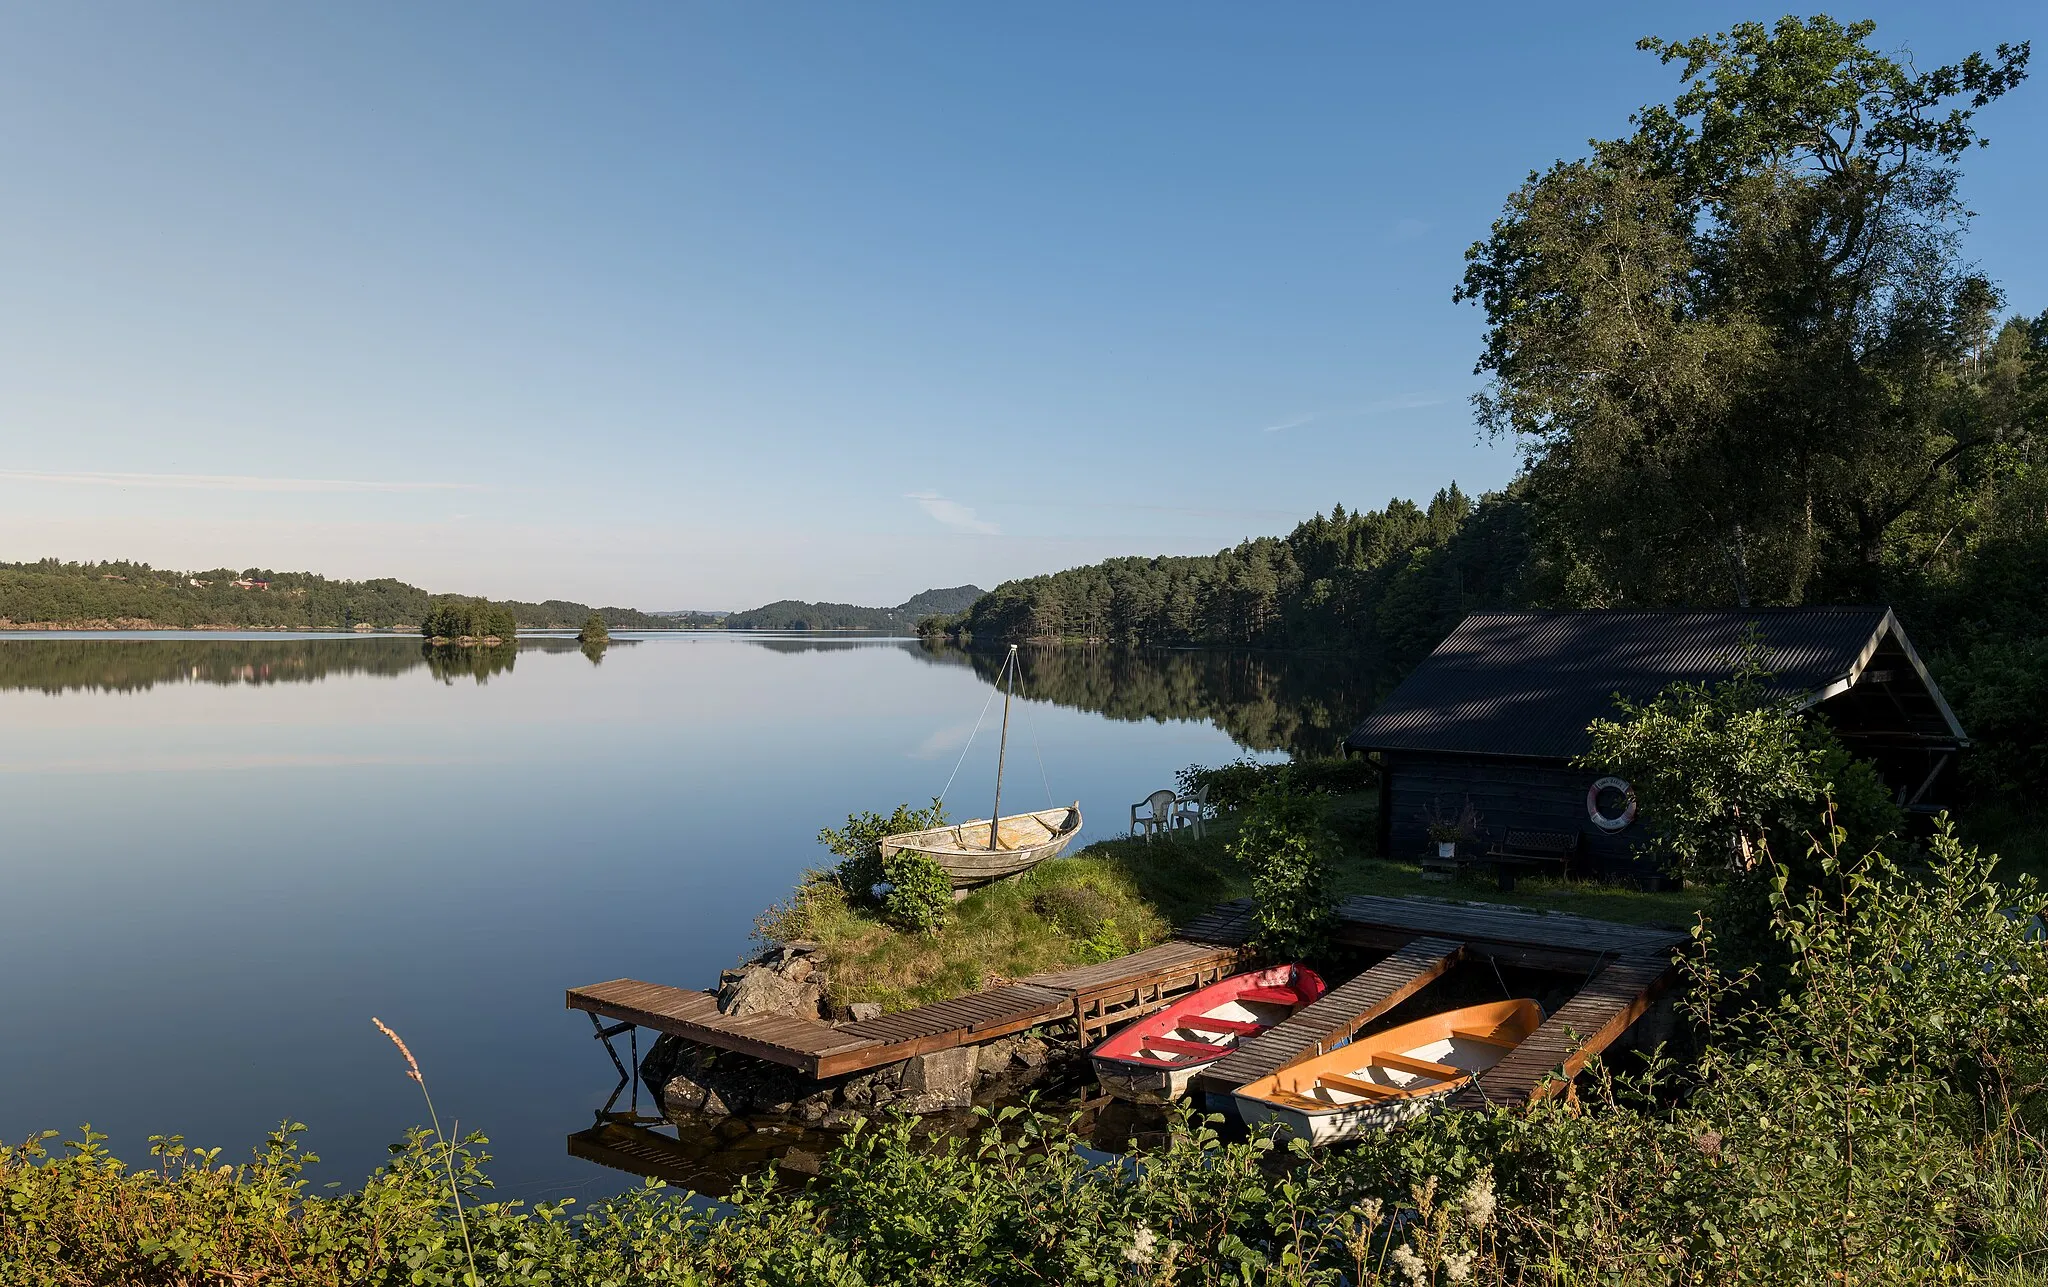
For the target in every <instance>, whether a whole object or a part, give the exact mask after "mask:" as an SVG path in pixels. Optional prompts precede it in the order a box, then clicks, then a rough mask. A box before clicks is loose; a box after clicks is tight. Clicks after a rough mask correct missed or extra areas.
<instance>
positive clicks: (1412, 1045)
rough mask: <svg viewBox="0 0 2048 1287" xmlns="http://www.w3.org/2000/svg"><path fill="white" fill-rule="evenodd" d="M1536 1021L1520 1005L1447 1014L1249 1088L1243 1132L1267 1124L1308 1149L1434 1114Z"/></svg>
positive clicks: (1244, 1095) (1241, 1094)
mask: <svg viewBox="0 0 2048 1287" xmlns="http://www.w3.org/2000/svg"><path fill="white" fill-rule="evenodd" d="M1542 1022H1543V1007H1542V1006H1540V1005H1538V1004H1537V1003H1536V1002H1534V1001H1531V1000H1528V999H1526V998H1524V999H1522V1000H1518V1001H1495V1002H1493V1003H1491V1004H1489V1005H1475V1006H1466V1007H1465V1008H1464V1009H1462V1010H1446V1011H1445V1012H1444V1013H1442V1014H1433V1015H1431V1016H1429V1017H1428V1018H1427V1019H1417V1020H1416V1021H1415V1022H1414V1023H1404V1024H1402V1025H1401V1026H1400V1027H1398V1028H1389V1029H1387V1030H1386V1031H1385V1032H1376V1033H1374V1034H1372V1035H1371V1036H1368V1037H1359V1038H1357V1039H1356V1040H1354V1041H1352V1042H1351V1044H1349V1045H1346V1046H1339V1047H1338V1048H1337V1049H1335V1050H1332V1051H1331V1052H1330V1053H1329V1054H1326V1055H1318V1056H1316V1057H1315V1058H1314V1059H1309V1060H1305V1061H1303V1062H1301V1063H1298V1064H1295V1065H1294V1066H1292V1067H1290V1068H1282V1069H1281V1070H1280V1071H1279V1072H1277V1073H1274V1074H1273V1075H1272V1076H1270V1077H1261V1078H1259V1079H1258V1080H1257V1081H1254V1082H1248V1083H1246V1084H1245V1085H1243V1086H1241V1087H1239V1088H1238V1090H1237V1107H1238V1112H1239V1114H1240V1115H1241V1116H1242V1117H1243V1119H1244V1123H1245V1125H1247V1126H1255V1125H1257V1124H1258V1123H1260V1122H1273V1123H1276V1124H1277V1125H1279V1126H1280V1127H1281V1128H1282V1129H1283V1130H1284V1131H1286V1132H1287V1133H1290V1134H1293V1135H1295V1136H1298V1137H1300V1138H1301V1139H1305V1140H1307V1141H1309V1142H1310V1143H1311V1144H1328V1143H1331V1142H1333V1141H1336V1140H1343V1139H1351V1138H1353V1137H1355V1136H1358V1135H1362V1134H1364V1133H1365V1132H1367V1131H1375V1130H1385V1129H1386V1128H1388V1127H1390V1126H1392V1125H1394V1124H1395V1123H1397V1122H1401V1121H1405V1120H1407V1119H1408V1118H1410V1117H1416V1116H1420V1115H1421V1114H1423V1113H1426V1112H1429V1111H1430V1110H1431V1109H1433V1108H1436V1107H1439V1106H1440V1105H1441V1104H1442V1103H1443V1101H1444V1099H1445V1098H1446V1097H1447V1096H1449V1094H1450V1093H1451V1092H1452V1091H1454V1090H1456V1089H1458V1088H1459V1087H1461V1086H1464V1085H1466V1084H1467V1083H1468V1082H1470V1081H1471V1080H1472V1078H1474V1077H1476V1076H1478V1075H1479V1074H1480V1073H1483V1072H1486V1071H1487V1070H1489V1069H1491V1068H1492V1067H1493V1066H1494V1065H1495V1064H1498V1063H1499V1062H1500V1061H1501V1060H1502V1059H1504V1058H1506V1057H1507V1054H1508V1052H1509V1051H1511V1050H1513V1049H1514V1048H1515V1047H1516V1046H1519V1045H1521V1044H1522V1043H1523V1042H1524V1041H1526V1040H1528V1038H1529V1034H1530V1033H1532V1032H1534V1031H1536V1028H1537V1025H1539V1024H1541V1023H1542Z"/></svg>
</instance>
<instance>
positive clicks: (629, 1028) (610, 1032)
mask: <svg viewBox="0 0 2048 1287" xmlns="http://www.w3.org/2000/svg"><path fill="white" fill-rule="evenodd" d="M590 1026H591V1027H592V1028H595V1029H596V1030H597V1031H596V1032H595V1033H593V1034H592V1035H593V1036H595V1037H596V1038H597V1040H599V1041H602V1042H603V1043H604V1052H605V1053H606V1054H608V1055H610V1056H611V1057H612V1067H614V1068H616V1069H618V1070H619V1084H618V1085H616V1086H614V1087H612V1097H611V1098H610V1099H607V1100H606V1101H604V1107H603V1108H600V1109H599V1110H597V1115H598V1116H599V1117H603V1116H604V1115H605V1114H607V1113H609V1112H611V1111H612V1106H613V1105H614V1104H616V1103H618V1102H619V1092H620V1091H622V1090H624V1089H626V1085H627V1083H628V1082H631V1083H632V1086H633V1113H634V1115H635V1116H638V1115H639V1112H640V1029H639V1028H637V1027H635V1026H634V1025H632V1024H630V1023H623V1022H622V1023H615V1024H613V1025H612V1026H611V1027H609V1028H607V1027H605V1026H604V1024H603V1023H602V1022H601V1021H600V1020H599V1019H598V1017H597V1016H596V1015H594V1014H593V1015H591V1016H590ZM622 1032H630V1033H632V1034H633V1047H632V1049H633V1065H632V1071H631V1072H628V1071H627V1069H626V1064H625V1063H624V1062H623V1061H622V1060H620V1058H619V1052H618V1051H617V1050H616V1049H614V1048H613V1046H612V1038H613V1037H616V1036H618V1035H619V1034H620V1033H622Z"/></svg>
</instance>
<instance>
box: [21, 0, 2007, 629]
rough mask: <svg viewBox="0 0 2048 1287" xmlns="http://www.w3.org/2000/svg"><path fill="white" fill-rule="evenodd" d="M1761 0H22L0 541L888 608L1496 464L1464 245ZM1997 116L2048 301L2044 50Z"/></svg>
mask: <svg viewBox="0 0 2048 1287" xmlns="http://www.w3.org/2000/svg"><path fill="white" fill-rule="evenodd" d="M1866 14H1867V15H1868V16H1871V17H1874V18H1876V19H1877V20H1878V22H1879V24H1880V29H1879V40H1880V43H1881V44H1884V45H1885V46H1887V47H1894V48H1895V47H1898V46H1902V45H1903V46H1907V47H1910V48H1911V50H1912V51H1913V52H1914V54H1915V55H1916V57H1917V58H1918V60H1919V61H1920V62H1921V64H1922V65H1923V66H1927V65H1933V64H1935V63H1937V62H1943V61H1950V60H1952V59H1954V58H1956V57H1959V56H1960V55H1962V54H1963V53H1965V52H1968V51H1969V50H1971V49H1976V48H1984V49H1987V50H1988V49H1989V48H1990V47H1991V46H1992V45H1994V44H1996V43H1997V42H1998V41H2000V40H2016V39H2026V38H2030V37H2035V36H2042V35H2048V30H2043V28H2044V26H2048V24H2044V23H2043V22H2042V21H2041V11H2040V10H2039V9H2036V8H2034V7H2032V6H2021V5H2016V4H2015V5H1981V6H1978V5H1949V6H1941V7H1934V6H1924V5H1922V6H1901V5H1890V4H1887V5H1866V6H1864V7H1863V8H1861V9H1859V10H1857V11H1855V12H1853V13H1852V12H1850V11H1846V10H1845V11H1841V12H1840V14H1839V15H1838V16H1841V17H1844V18H1848V17H1855V16H1863V15H1866ZM1774 16H1775V11H1772V10H1759V9H1754V8H1744V7H1738V6H1733V5H1726V4H1715V5H1660V6H1655V7H1654V8H1652V7H1649V6H1641V5H1604V6H1591V5H1589V6H1578V7H1575V8H1572V9H1570V10H1566V9H1564V8H1561V7H1557V6H1528V5H1492V6H1473V5H1464V6H1404V7H1401V8H1399V9H1395V8H1392V7H1387V8H1385V9H1384V10H1379V11H1375V10H1374V9H1369V8H1368V7H1366V6H1359V5H1344V6H1326V7H1325V6H1312V5H1295V6H1285V7H1253V6H1243V5H1184V4H1172V5H1168V4H1163V3H1162V4H1148V5H1135V6H1122V7H1116V8H1110V9H1105V8H1104V7H1101V6H1079V5H1040V6H1009V7H997V6H962V5H938V4H928V5H913V4H890V5H825V4H790V5H738V4H723V5H716V6H712V5H681V4H676V5H656V4H651V3H644V4H621V5H611V6H569V5H557V4H521V3H505V4H494V5H488V6H486V5H481V4H467V5H455V4H450V5H433V6H418V5H396V4H350V5H339V4H330V5H326V6H315V5H290V6H287V5H259V4H255V3H239V4H226V3H216V4H198V5H182V6H171V5H156V4H132V5H130V4H93V5H70V4H55V3H48V4H20V5H12V6H7V7H6V8H5V10H4V11H0V166H4V173H5V175H6V182H5V184H4V185H0V280H4V281H5V283H6V286H5V289H4V290H0V444H4V447H5V450H4V453H0V558H4V559H10V560H12V559H27V558H36V557H41V556H44V555H56V556H60V557H66V558H111V557H133V558H140V559H145V560H149V561H152V562H156V563H158V564H163V565H172V566H213V565H217V564H227V565H230V566H237V567H240V566H249V565H262V566H269V567H277V568H287V567H289V568H298V567H305V568H311V569H314V570H318V571H323V572H326V573H329V574H331V575H340V576H354V577H361V576H373V575H395V576H400V577H403V578H405V579H407V580H411V581H414V582H416V583H419V584H423V585H427V586H429V587H431V588H435V589H461V590H467V591H471V592H480V593H489V594H494V595H505V596H518V597H524V598H538V597H543V596H549V595H560V596H564V597H569V598H578V599H584V600H588V601H598V602H606V603H624V604H634V605H638V606H642V607H653V608H670V607H741V606H747V605H750V604H753V603H758V602H763V601H766V600H770V599H775V598H779V597H785V596H787V597H797V598H815V599H839V600H852V601H856V602H866V603H893V602H897V601H900V600H901V599H903V598H905V597H907V596H908V595H910V594H911V593H913V592H915V591H917V590H920V589H923V588H925V587H927V586H933V585H949V584H957V583H959V582H963V581H970V580H971V581H975V582H978V583H979V584H982V585H984V586H988V585H993V584H995V583H996V582H997V581H999V580H1002V579H1004V578H1006V577H1011V576H1018V575H1026V574H1029V573H1032V572H1039V571H1049V570H1052V569H1055V568H1059V567H1065V566H1070V565H1073V564H1077V563H1084V562H1089V561H1093V560H1095V559H1098V558H1102V557H1106V556H1109V555H1114V554H1131V553H1147V554H1149V553H1194V552H1206V551H1209V550H1213V549H1215V548H1217V547H1219V546H1221V545H1225V544H1229V543H1231V542H1233V541H1236V540H1238V539H1240V538H1242V537H1245V536H1248V535H1258V534H1264V533H1277V532H1283V531H1285V530H1286V529H1287V528H1288V527H1289V526H1291V525H1292V524H1293V523H1294V522H1295V521H1297V520H1298V519H1300V518H1303V517H1306V516H1307V515H1308V514H1309V513H1311V512H1313V511H1315V510H1317V509H1325V508H1327V507H1328V506H1329V505H1330V504H1331V503H1332V502H1338V501H1341V502H1343V503H1344V504H1346V505H1351V506H1377V505H1380V504H1383V503H1384V502H1385V501H1386V500H1387V499H1388V498H1389V497H1391V496H1412V497H1418V498H1426V496H1427V495H1428V494H1429V493H1430V492H1432V491H1434V490H1435V489H1436V488H1438V487H1440V486H1442V485H1443V484H1444V483H1446V482H1448V481H1449V480H1451V479H1453V478H1455V479H1457V480H1458V481H1459V482H1460V483H1461V484H1462V485H1464V486H1465V487H1466V488H1467V489H1468V490H1473V491H1477V490H1483V489H1487V488H1492V487H1497V486H1499V485H1500V484H1501V483H1503V482H1505V481H1506V480H1507V478H1508V477H1509V476H1510V475H1511V474H1512V472H1513V469H1514V466H1515V457H1514V453H1513V451H1512V450H1511V449H1509V448H1507V447H1504V446H1496V445H1491V444H1488V443H1485V442H1482V441H1481V440H1480V439H1479V438H1478V437H1477V435H1476V433H1475V430H1474V427H1473V424H1472V419H1471V415H1470V411H1469V408H1468V407H1467V405H1466V399H1467V397H1468V396H1469V395H1470V394H1471V392H1472V391H1473V389H1474V388H1475V387H1476V378H1475V377H1474V376H1473V375H1472V372H1471V368H1472V363H1473V359H1474V356H1475V354H1476V352H1477V349H1478V344H1479V338H1480V325H1479V319H1478V317H1477V315H1476V314H1475V313H1474V311H1473V310H1472V309H1471V308H1469V307H1468V306H1459V305H1454V304H1452V303H1451V300H1450V292H1451V288H1452V286H1453V285H1454V283H1455V281H1456V279H1457V276H1458V273H1459V270H1460V266H1461V254H1462V252H1463V249H1464V247H1465V246H1466V245H1467V244H1468V243H1469V242H1471V241H1472V240H1473V239H1474V238H1475V237H1478V236H1480V235H1482V234H1483V233H1484V232H1485V230H1486V227H1487V224H1488V223H1489V221H1490V220H1491V219H1492V217H1493V216H1494V214H1495V213H1496V212H1497V211H1498V209H1499V207H1500V204H1501V200H1502V198H1503V197H1504V196H1505V195H1506V194H1507V192H1508V191H1509V190H1510V189H1511V188H1512V187H1513V186H1514V185H1515V183H1516V182H1518V181H1519V179H1520V178H1521V177H1522V176H1523V175H1524V174H1525V173H1526V172H1527V171H1529V170H1530V169H1532V168H1535V167H1539V166H1542V165H1544V164H1547V163H1548V162H1549V161H1550V160H1552V159H1553V158H1555V157H1557V156H1560V155H1564V154H1573V153H1576V152H1577V151H1579V150H1580V148H1581V147H1582V145H1583V142H1584V140H1585V139H1586V138H1587V137H1588V136H1591V135H1609V134H1613V133H1617V132H1619V131H1620V130H1621V129H1622V128H1623V122H1624V119H1625V117H1626V114H1627V112H1628V111H1629V110H1630V109H1631V108H1633V107H1635V106H1637V105H1639V104H1641V103H1643V102H1645V101H1650V100H1654V99H1657V98H1662V97H1667V96H1668V94H1669V92H1670V87H1671V85H1672V78H1671V74H1670V72H1669V71H1668V70H1667V69H1664V68H1661V67H1660V66H1658V64H1657V63H1656V62H1655V60H1654V59H1652V58H1650V57H1649V56H1647V55H1644V54H1640V53H1637V52H1635V50H1634V48H1633V43H1634V40H1635V39H1636V38H1637V37H1638V36H1641V35H1645V34H1650V33H1653V32H1654V33H1657V34H1664V35H1672V36H1688V35H1694V34H1698V33H1700V32H1704V31H1710V30H1718V29H1721V28H1724V27H1725V26H1726V25H1727V24H1728V23H1729V22H1731V21H1735V20H1739V19H1742V18H1748V17H1763V18H1770V17H1774ZM2043 52H2044V54H2048V48H2044V51H2043ZM1983 124H1984V126H1985V128H1986V130H1987V132H1988V133H1990V135H1991V136H1992V138H1993V146H1992V147H1991V148H1990V149H1988V150H1986V151H1983V152H1981V153H1978V154H1976V155H1974V156H1972V157H1971V158H1970V160H1969V168H1968V178H1967V182H1966V188H1965V196H1966V198H1967V200H1968V201H1969V203H1970V204H1971V206H1972V208H1973V209H1975V210H1976V211H1977V212H1978V216H1979V217H1978V220H1977V223H1976V227H1975V229H1974V230H1973V233H1972V236H1971V240H1970V243H1969V249H1970V253H1971V254H1972V255H1974V256H1975V257H1976V258H1977V259H1979V260H1980V261H1981V262H1982V264H1983V265H1984V266H1985V268H1986V269H1988V270H1989V271H1990V273H1991V274H1992V276H1993V277H1994V278H1996V279H1998V280H1999V281H2000V282H2002V283H2003V284H2004V286H2005V287H2006V289H2007V291H2008V296H2009V299H2010V302H2011V304H2012V306H2013V307H2014V308H2015V309H2021V310H2025V311H2028V312H2037V311H2040V310H2041V309H2043V308H2048V267H2044V264H2043V259H2042V255H2041V252H2040V248H2039V230H2040V227H2041V224H2042V218H2043V215H2042V212H2043V210H2044V208H2048V200H2044V198H2048V128H2044V127H2048V85H2044V84H2039V83H2036V84H2028V85H2025V86H2023V87H2022V88H2021V89H2020V90H2019V91H2018V92H2017V93H2015V94H2014V95H2013V96H2011V98H2010V99H2008V100H2007V101H2006V102H2004V103H2001V104H1997V105H1995V106H1994V107H1993V108H1992V109H1990V110H1989V111H1988V112H1987V113H1986V114H1985V116H1984V117H1983Z"/></svg>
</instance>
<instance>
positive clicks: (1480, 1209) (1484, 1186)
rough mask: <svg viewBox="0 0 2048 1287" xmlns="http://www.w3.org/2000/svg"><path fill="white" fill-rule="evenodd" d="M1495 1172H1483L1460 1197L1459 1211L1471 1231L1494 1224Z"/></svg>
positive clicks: (1466, 1187)
mask: <svg viewBox="0 0 2048 1287" xmlns="http://www.w3.org/2000/svg"><path fill="white" fill-rule="evenodd" d="M1493 1208H1494V1197H1493V1171H1492V1170H1491V1169H1488V1170H1484V1171H1481V1172H1480V1173H1479V1175H1478V1176H1477V1178H1475V1179H1474V1180H1473V1181H1472V1183H1470V1184H1468V1185H1466V1186H1465V1191H1464V1192H1463V1193H1461V1194H1459V1195H1458V1210H1459V1212H1460V1213H1461V1214H1462V1215H1463V1216H1464V1217H1465V1225H1466V1227H1467V1228H1470V1229H1484V1228H1485V1227H1486V1226H1487V1225H1489V1224H1492V1223H1493Z"/></svg>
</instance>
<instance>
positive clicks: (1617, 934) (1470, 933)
mask: <svg viewBox="0 0 2048 1287" xmlns="http://www.w3.org/2000/svg"><path fill="white" fill-rule="evenodd" d="M1337 921H1338V927H1337V939H1338V941H1339V942H1342V943H1348V944H1350V945H1351V946H1353V947H1361V948H1371V949H1377V950H1380V951H1388V952H1391V951H1393V950H1394V949H1396V948H1398V947H1400V946H1402V945H1403V944H1405V943H1406V942H1408V940H1410V939H1412V938H1414V937H1416V936H1417V935H1419V934H1430V935H1435V936H1437V937H1440V938H1453V939H1456V940H1458V941H1459V942H1461V943H1463V944H1464V945H1465V951H1466V954H1467V955H1468V956H1471V957H1473V958H1475V959H1480V960H1492V961H1496V962H1498V963H1500V964H1502V965H1521V966H1528V967H1530V968H1532V969H1538V970H1586V969H1589V968H1591V967H1593V966H1595V965H1597V964H1598V963H1599V962H1601V961H1603V960H1610V959H1613V958H1615V957H1621V956H1658V957H1668V956H1669V955H1670V954H1671V950H1672V949H1673V948H1675V947H1678V946H1679V945H1680V944H1682V943H1686V942H1689V941H1691V937H1692V936H1691V935H1690V934H1687V933H1685V932H1684V931H1682V930H1666V929H1654V928H1651V927H1649V926H1645V925H1620V924H1616V923H1615V922H1613V921H1601V920H1594V919H1593V918H1592V917H1590V916H1573V915H1569V914H1567V913H1564V912H1535V911H1526V910H1524V909H1522V908H1518V907H1504V906H1501V905H1499V904H1497V903H1452V902H1437V901H1436V900H1434V899H1422V898H1378V897H1373V896H1371V895H1365V894H1361V895H1359V896H1357V897H1354V898H1347V899H1345V900H1344V902H1343V903H1342V905H1340V906H1339V907H1338V909H1337Z"/></svg>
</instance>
